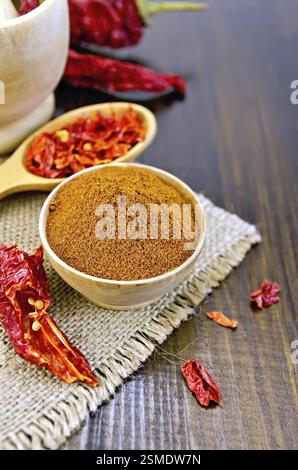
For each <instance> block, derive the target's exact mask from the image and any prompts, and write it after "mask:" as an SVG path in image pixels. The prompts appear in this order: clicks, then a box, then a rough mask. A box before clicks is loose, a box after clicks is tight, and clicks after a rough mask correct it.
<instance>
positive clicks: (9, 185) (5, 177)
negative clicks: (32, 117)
mask: <svg viewBox="0 0 298 470" xmlns="http://www.w3.org/2000/svg"><path fill="white" fill-rule="evenodd" d="M128 106H132V107H133V109H134V110H135V111H136V112H137V113H139V114H140V116H141V117H142V119H143V122H144V124H145V127H146V129H147V135H146V138H145V140H144V141H143V142H140V143H138V144H137V145H135V146H134V147H133V148H132V149H131V150H129V151H128V152H127V154H126V155H124V156H123V157H120V158H117V160H115V162H117V163H119V162H132V161H134V160H135V159H136V158H137V156H138V155H140V154H141V153H143V152H144V150H145V149H146V148H147V147H148V146H149V145H150V144H151V142H152V141H153V139H154V137H155V135H156V131H157V123H156V119H155V116H154V114H153V113H152V112H151V111H149V109H147V108H145V107H144V106H141V105H138V104H132V103H125V102H121V103H102V104H95V105H91V106H85V107H83V108H78V109H75V110H73V111H70V112H68V113H66V114H63V115H62V116H59V117H58V118H56V119H54V120H53V121H51V122H49V123H48V124H46V125H45V126H43V127H41V128H40V129H39V130H38V131H37V132H35V133H34V134H32V135H31V136H30V137H28V138H27V139H26V140H25V141H24V142H23V143H22V144H21V145H20V147H19V148H18V149H17V150H16V151H15V152H14V153H13V155H12V156H11V157H10V158H8V160H7V161H6V162H5V163H3V164H2V165H0V199H3V198H4V197H6V196H8V195H10V194H14V193H18V192H21V191H51V190H52V189H54V188H55V187H56V186H57V185H58V184H60V183H61V181H63V180H64V179H65V178H53V179H50V178H43V177H41V176H36V175H34V174H33V173H30V172H29V171H28V170H27V169H26V167H25V165H24V163H23V161H24V156H25V154H26V152H27V150H28V148H29V147H30V145H31V144H32V141H33V139H34V138H35V137H36V136H37V135H38V134H40V133H41V132H53V131H57V130H59V129H62V128H63V127H64V126H65V125H66V124H69V123H71V122H73V121H75V120H76V119H77V118H78V117H80V116H92V115H93V114H95V113H97V112H98V111H100V112H101V113H102V114H103V115H105V116H108V115H110V114H111V112H114V113H115V114H116V116H117V114H121V113H122V112H123V111H125V109H127V108H128ZM111 164H112V163H111Z"/></svg>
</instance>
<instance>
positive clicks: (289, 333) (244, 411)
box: [57, 0, 298, 449]
mask: <svg viewBox="0 0 298 470" xmlns="http://www.w3.org/2000/svg"><path fill="white" fill-rule="evenodd" d="M208 3H209V6H210V8H209V10H208V11H207V12H204V13H201V14H193V13H185V14H179V15H174V14H173V15H161V16H159V17H155V18H154V19H153V22H152V27H151V28H150V30H148V32H147V34H146V37H145V39H144V41H143V43H142V45H141V46H140V47H138V48H135V49H132V50H130V51H124V52H123V51H122V52H121V56H122V57H127V58H134V59H138V60H140V61H143V62H144V63H147V64H149V65H151V66H154V67H155V68H157V69H160V70H162V69H164V70H166V71H172V72H175V73H178V74H181V75H183V76H185V77H186V79H187V81H188V93H187V97H186V99H185V100H184V101H177V100H173V99H172V98H170V97H168V98H164V99H158V100H155V101H154V100H153V101H152V102H150V103H149V107H150V108H151V109H153V110H154V111H155V112H156V115H157V119H158V123H159V133H158V136H157V139H156V141H155V143H154V145H153V146H152V147H151V148H150V149H149V150H148V151H147V152H146V154H145V155H144V157H143V158H142V161H143V162H145V163H148V164H151V165H155V166H158V167H160V168H163V169H166V170H168V171H170V172H172V173H174V174H175V175H177V176H178V177H180V178H182V179H183V180H185V181H186V182H187V183H188V184H189V185H191V187H192V188H193V189H195V190H196V191H202V192H204V193H205V194H206V195H207V196H208V197H209V198H211V199H212V200H213V201H214V202H215V203H216V204H218V205H221V206H223V207H224V208H225V209H228V210H230V211H234V212H236V213H237V214H238V215H240V216H241V217H243V218H244V219H246V220H248V221H250V222H252V223H255V224H256V225H257V226H258V228H259V230H260V231H261V233H262V236H263V243H262V244H261V245H260V246H258V247H257V248H255V249H253V250H252V252H250V254H249V255H248V256H247V258H246V260H245V261H244V263H243V264H242V265H241V266H240V267H239V268H237V270H235V271H233V273H232V274H231V275H230V276H229V278H228V279H227V280H226V281H225V282H224V283H223V284H222V285H221V287H220V288H218V289H217V290H216V291H215V292H214V293H213V294H212V296H211V297H210V298H208V299H207V300H206V302H205V303H204V304H203V305H202V306H201V309H197V311H196V314H195V316H194V317H193V318H192V319H191V320H190V321H188V322H187V323H185V324H184V325H182V327H181V328H179V330H178V331H176V332H175V333H174V334H173V335H172V336H171V337H170V338H169V340H168V341H167V342H166V343H165V344H164V345H163V347H162V348H163V349H161V348H159V349H158V350H157V351H156V352H155V353H154V354H153V356H152V357H151V358H150V360H148V362H147V363H146V364H145V365H144V367H143V368H142V369H141V370H140V371H139V372H138V373H136V374H135V375H134V376H133V377H132V378H131V379H130V380H128V381H127V382H126V383H125V384H124V385H123V386H122V387H121V389H120V390H119V391H118V392H117V394H116V395H115V397H114V399H113V400H112V401H110V402H109V403H108V404H106V405H105V406H102V407H101V408H100V409H99V410H98V412H97V413H96V414H95V416H93V417H90V418H89V419H88V421H87V422H86V424H85V426H84V427H83V429H82V430H81V431H80V432H79V433H78V434H76V435H75V436H73V437H72V438H71V439H70V440H69V441H68V444H67V445H66V446H65V448H66V449H294V448H297V441H298V396H297V384H298V366H295V365H294V364H293V363H292V361H291V342H292V341H293V340H295V339H298V321H297V305H296V304H297V300H298V299H297V292H298V270H297V252H298V237H297V227H298V214H297V201H298V186H297V176H298V157H297V143H298V106H294V105H292V104H291V102H290V94H291V90H290V83H291V82H292V81H293V80H295V79H296V80H297V79H298V53H297V46H298V22H297V18H298V2H297V0H283V1H280V0H262V1H260V0H209V2H208ZM57 97H58V113H59V112H62V111H63V110H65V109H71V108H74V107H76V106H81V105H84V104H88V103H94V102H98V101H104V100H106V99H107V97H106V96H103V95H101V94H98V93H94V92H86V91H78V90H76V91H74V89H71V88H68V87H66V86H61V87H60V88H59V90H58V92H57ZM265 276H267V277H269V278H270V279H272V280H276V281H278V282H279V283H280V284H281V286H282V301H281V302H280V303H279V304H278V305H276V306H273V307H272V308H270V309H269V310H266V311H263V312H255V311H253V310H252V309H251V307H250V305H249V302H248V296H249V293H250V291H251V290H253V289H255V288H256V287H257V286H258V285H259V283H260V281H262V279H263V278H264V277H265ZM213 309H217V310H223V311H224V312H225V313H226V314H228V315H230V316H231V317H233V318H237V319H238V320H239V322H240V326H239V328H238V330H237V331H235V332H233V331H230V330H226V329H224V328H221V327H219V326H217V325H216V324H214V323H213V322H211V321H210V320H208V319H207V318H206V315H205V314H206V312H207V311H208V310H213ZM184 348H186V350H185V351H184V352H180V351H181V350H183V349H184ZM163 350H166V351H167V353H168V354H177V355H178V356H179V357H180V356H181V357H182V358H186V359H189V358H195V357H196V358H199V359H200V360H201V361H202V362H203V363H204V364H205V365H206V366H207V367H208V368H209V370H210V372H211V373H212V374H213V376H214V377H215V378H216V380H217V381H218V383H219V384H220V386H221V389H222V393H223V397H224V403H223V405H222V406H220V407H214V408H210V409H203V408H201V407H200V406H199V405H198V404H197V403H196V400H195V398H194V397H193V396H192V395H191V393H190V392H189V391H188V390H187V389H186V387H185V384H184V382H183V379H182V377H181V374H180V370H179V366H180V363H181V361H180V359H178V358H175V357H172V356H170V355H168V356H167V358H168V359H169V360H166V359H165V358H164V356H165V353H164V351H163Z"/></svg>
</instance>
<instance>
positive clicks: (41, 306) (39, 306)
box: [34, 300, 45, 310]
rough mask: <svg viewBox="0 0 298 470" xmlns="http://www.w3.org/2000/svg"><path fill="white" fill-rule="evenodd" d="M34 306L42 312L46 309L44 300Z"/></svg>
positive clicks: (38, 301)
mask: <svg viewBox="0 0 298 470" xmlns="http://www.w3.org/2000/svg"><path fill="white" fill-rule="evenodd" d="M34 306H35V307H36V308H37V310H42V309H43V308H44V306H45V305H44V302H43V301H42V300H37V301H36V302H35V303H34Z"/></svg>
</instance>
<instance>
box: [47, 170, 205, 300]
mask: <svg viewBox="0 0 298 470" xmlns="http://www.w3.org/2000/svg"><path fill="white" fill-rule="evenodd" d="M173 204H174V206H173ZM168 209H169V210H168ZM179 213H180V217H179ZM161 214H163V216H162V215H161ZM163 217H165V218H163ZM195 221H197V234H196V237H195V240H194V237H193V236H192V237H191V236H190V234H189V233H188V232H187V231H190V230H191V231H192V232H193V233H194V230H195ZM179 228H180V230H179ZM40 235H41V240H42V243H43V245H44V248H45V251H46V252H47V254H48V256H49V258H50V261H51V262H52V264H53V266H54V268H55V269H56V270H57V272H58V273H59V274H60V275H61V277H62V278H63V279H64V280H66V282H68V284H70V285H71V286H72V287H74V288H75V289H77V290H78V291H79V292H81V293H82V294H83V295H84V296H85V297H87V298H88V299H89V300H91V301H93V302H94V303H96V304H98V305H101V306H104V307H110V308H116V309H122V308H125V309H128V308H136V307H140V306H142V305H145V304H148V303H150V302H152V301H153V300H155V299H157V298H158V297H160V296H161V295H162V294H164V293H165V292H167V291H168V290H169V289H172V288H174V287H176V286H177V284H179V282H181V281H182V280H183V279H184V278H185V276H186V275H187V274H188V273H189V271H190V270H191V269H192V267H193V265H194V263H195V261H196V259H197V257H198V255H199V253H200V250H201V248H202V245H203V241H204V237H205V221H204V214H203V209H202V207H201V206H200V204H199V203H198V201H197V198H196V196H195V195H194V193H193V192H192V191H191V190H190V188H188V186H186V185H185V184H184V183H182V182H181V181H180V180H178V179H177V178H175V177H174V176H172V175H170V174H169V173H166V172H164V171H162V170H159V169H156V168H153V167H148V166H144V165H139V164H133V163H127V164H114V165H107V166H101V167H98V168H91V169H88V170H85V171H83V172H81V173H79V174H77V175H74V176H72V177H71V178H69V179H68V180H67V181H66V182H63V183H62V184H61V185H60V186H59V187H58V188H56V190H55V191H53V193H51V195H50V196H49V198H48V199H47V201H46V203H45V205H44V207H43V209H42V213H41V218H40ZM191 242H192V245H191V246H190V243H191Z"/></svg>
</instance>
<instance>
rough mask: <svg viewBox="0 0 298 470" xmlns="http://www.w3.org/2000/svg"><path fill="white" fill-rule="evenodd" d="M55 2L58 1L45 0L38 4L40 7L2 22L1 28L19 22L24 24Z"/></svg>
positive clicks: (15, 24)
mask: <svg viewBox="0 0 298 470" xmlns="http://www.w3.org/2000/svg"><path fill="white" fill-rule="evenodd" d="M60 1H61V0H60ZM55 2H57V0H43V2H42V3H41V4H40V5H38V7H36V8H34V10H32V11H29V13H26V14H25V15H19V16H17V17H16V18H9V19H8V20H5V21H4V22H3V23H2V24H1V29H4V28H9V27H13V26H17V25H18V24H22V23H24V22H25V21H28V20H29V19H30V18H31V19H32V18H34V17H35V16H38V15H40V14H42V13H43V11H44V10H46V9H47V8H49V7H50V6H51V5H52V4H54V3H55Z"/></svg>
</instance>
